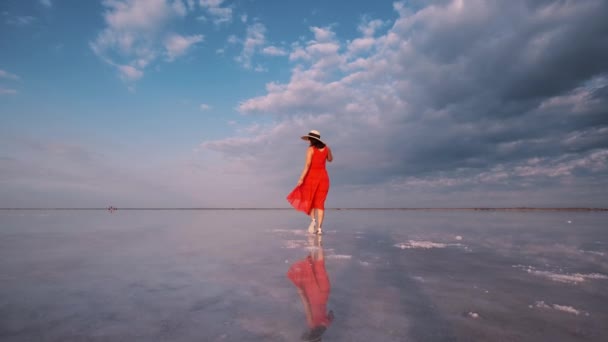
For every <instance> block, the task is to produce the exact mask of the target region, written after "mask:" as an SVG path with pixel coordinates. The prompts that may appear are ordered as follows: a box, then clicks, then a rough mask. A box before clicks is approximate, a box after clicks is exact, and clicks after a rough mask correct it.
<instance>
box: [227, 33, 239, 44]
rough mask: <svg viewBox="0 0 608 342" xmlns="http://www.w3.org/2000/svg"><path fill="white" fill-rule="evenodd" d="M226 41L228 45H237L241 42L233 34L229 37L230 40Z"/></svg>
mask: <svg viewBox="0 0 608 342" xmlns="http://www.w3.org/2000/svg"><path fill="white" fill-rule="evenodd" d="M226 41H227V42H228V44H237V43H238V42H239V39H238V38H237V36H235V35H233V34H231V35H229V36H228V39H227V40H226Z"/></svg>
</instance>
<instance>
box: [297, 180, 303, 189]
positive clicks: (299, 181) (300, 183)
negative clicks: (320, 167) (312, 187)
mask: <svg viewBox="0 0 608 342" xmlns="http://www.w3.org/2000/svg"><path fill="white" fill-rule="evenodd" d="M302 183H304V181H303V180H302V179H299V180H298V184H296V187H298V186H300V185H302Z"/></svg>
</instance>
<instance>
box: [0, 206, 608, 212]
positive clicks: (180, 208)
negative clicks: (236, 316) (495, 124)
mask: <svg viewBox="0 0 608 342" xmlns="http://www.w3.org/2000/svg"><path fill="white" fill-rule="evenodd" d="M0 210H210V211H211V210H294V209H293V208H286V207H276V208H273V207H173V208H172V207H113V206H111V207H14V208H8V207H7V208H0ZM325 210H404V211H407V210H412V211H414V210H438V211H439V210H457V211H458V210H462V211H466V210H474V211H516V210H519V211H608V208H602V207H378V208H373V207H334V208H325Z"/></svg>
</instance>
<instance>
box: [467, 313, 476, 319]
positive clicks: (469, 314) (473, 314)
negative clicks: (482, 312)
mask: <svg viewBox="0 0 608 342" xmlns="http://www.w3.org/2000/svg"><path fill="white" fill-rule="evenodd" d="M467 315H468V316H469V317H471V318H479V314H478V313H477V312H469V313H468V314H467Z"/></svg>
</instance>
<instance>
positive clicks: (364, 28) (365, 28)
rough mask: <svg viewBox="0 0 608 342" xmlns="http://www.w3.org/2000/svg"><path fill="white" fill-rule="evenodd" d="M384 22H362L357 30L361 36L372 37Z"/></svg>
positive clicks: (377, 20)
mask: <svg viewBox="0 0 608 342" xmlns="http://www.w3.org/2000/svg"><path fill="white" fill-rule="evenodd" d="M384 25H385V22H384V21H382V20H380V19H375V20H365V19H364V20H363V21H362V22H361V24H359V27H357V29H358V30H359V32H361V33H362V34H363V36H364V37H373V36H374V34H375V33H376V31H378V29H379V28H381V27H383V26H384Z"/></svg>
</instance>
